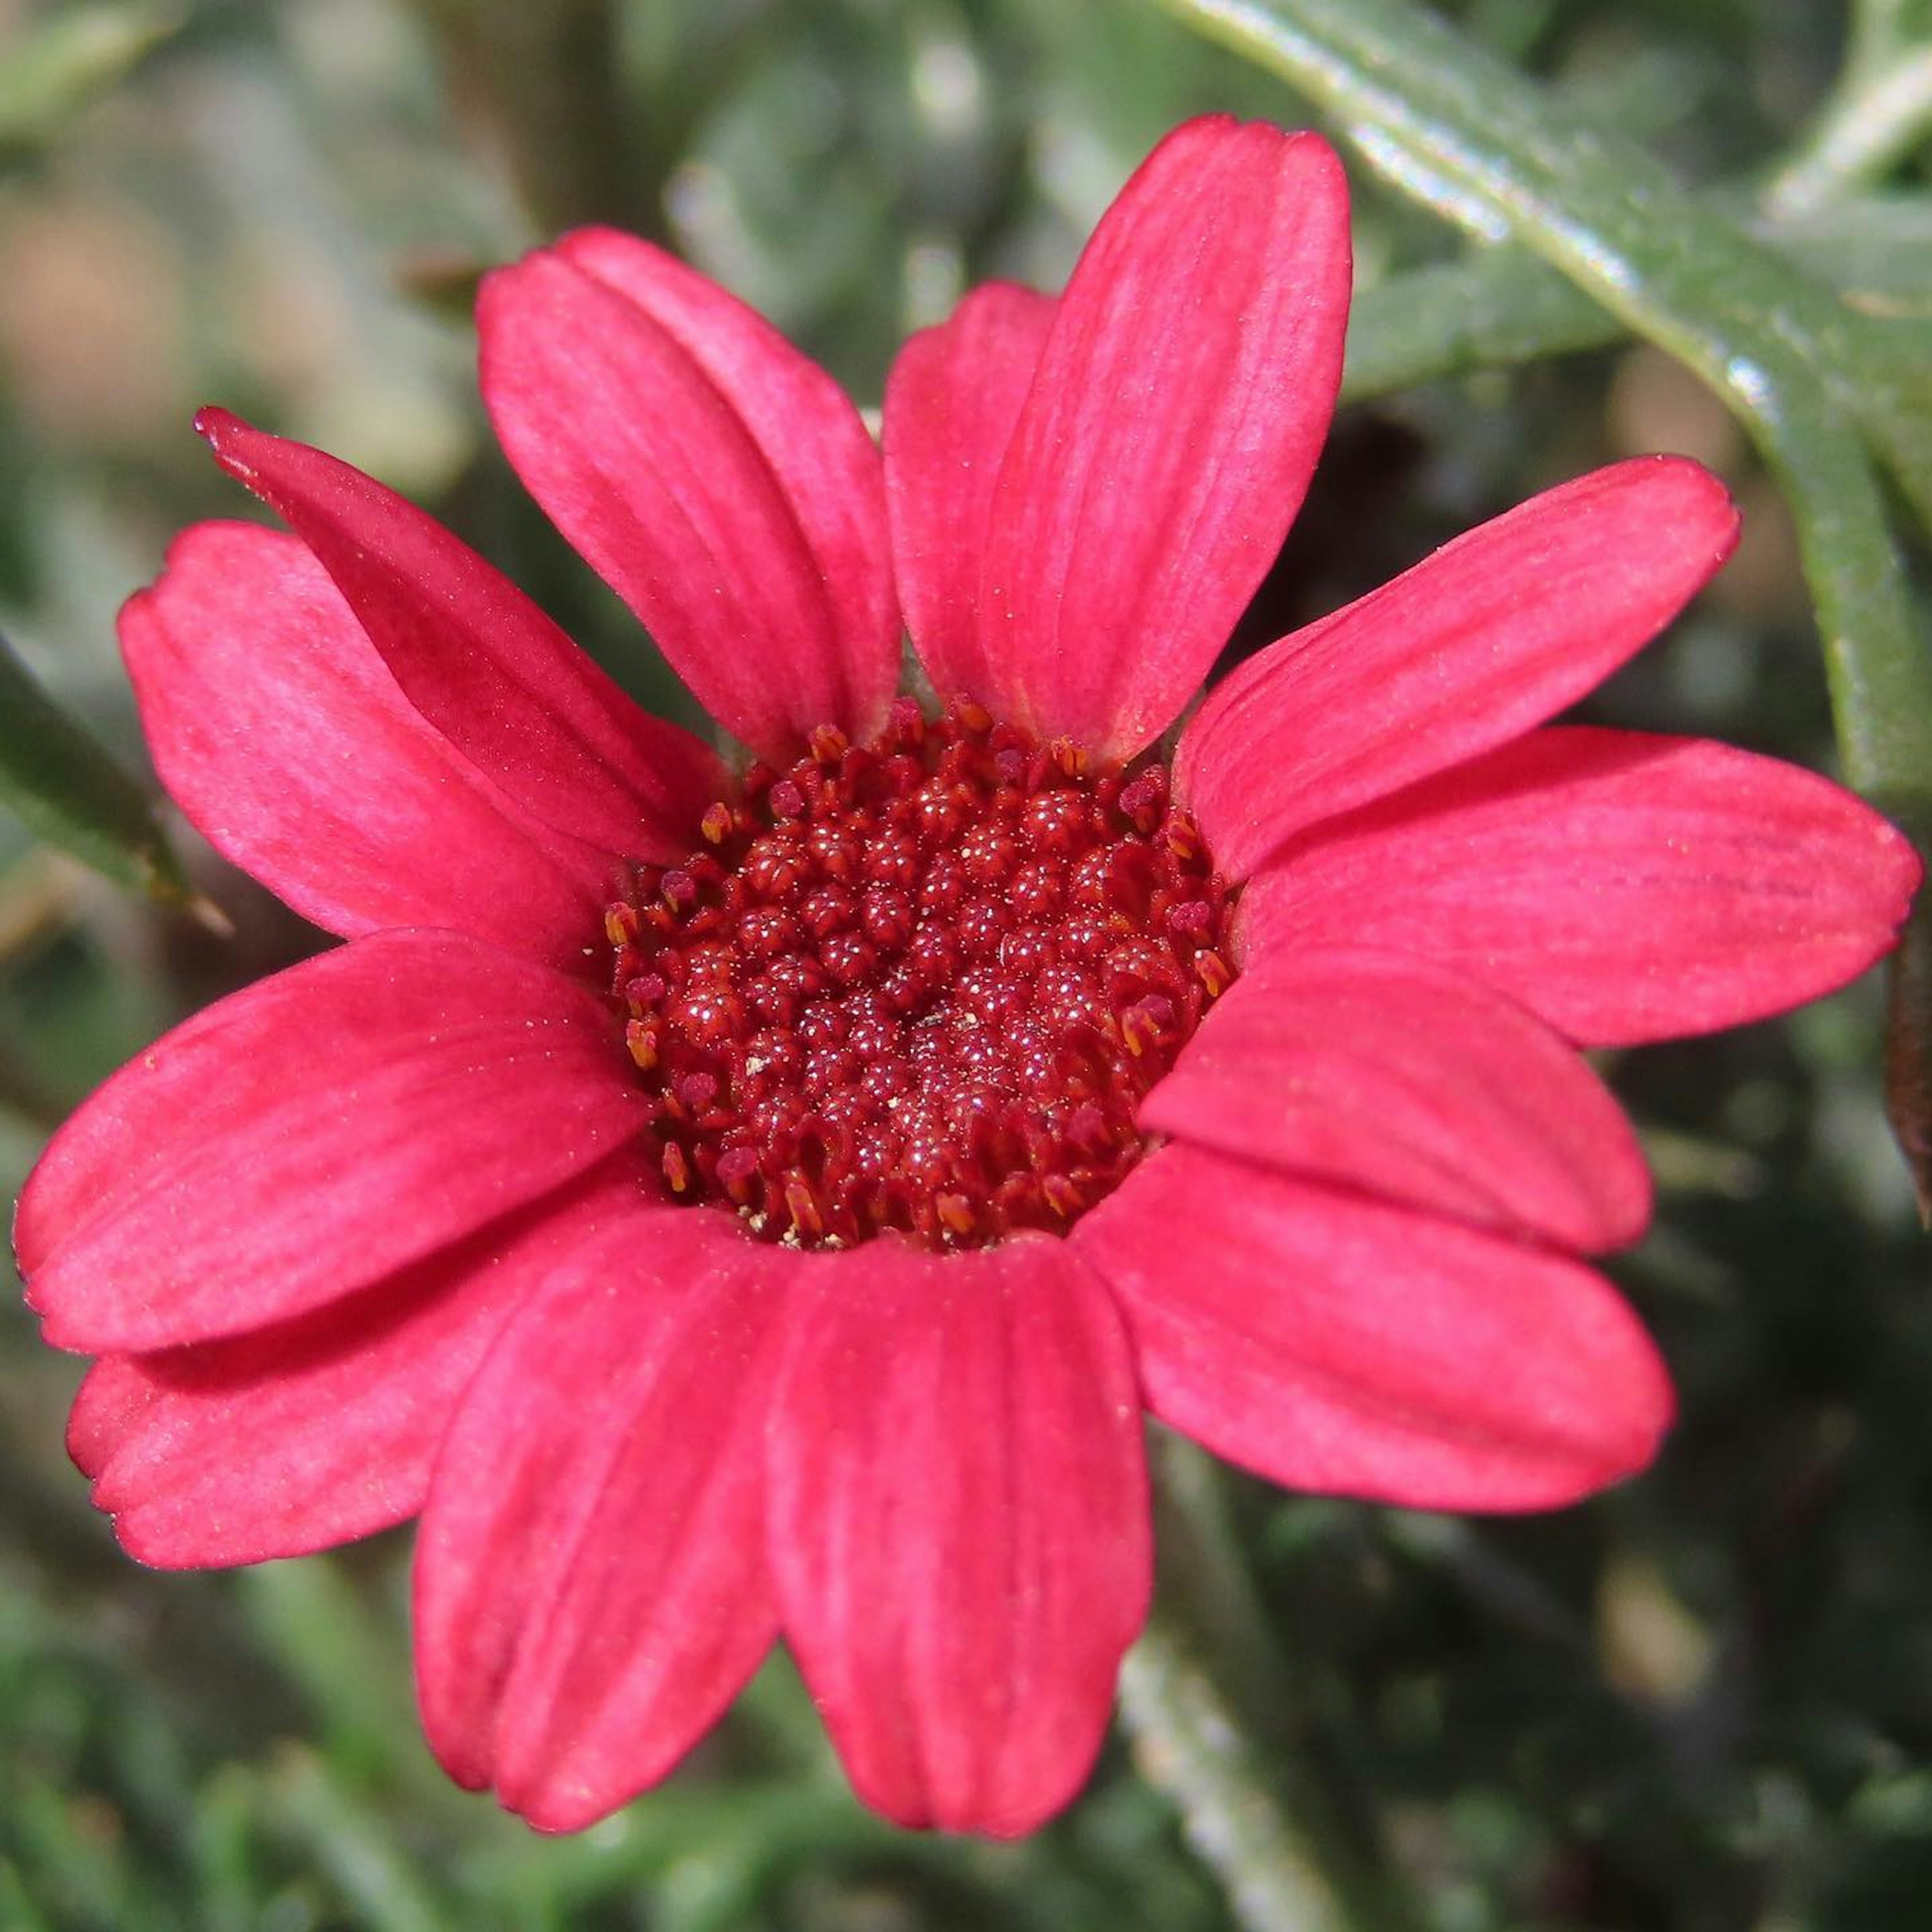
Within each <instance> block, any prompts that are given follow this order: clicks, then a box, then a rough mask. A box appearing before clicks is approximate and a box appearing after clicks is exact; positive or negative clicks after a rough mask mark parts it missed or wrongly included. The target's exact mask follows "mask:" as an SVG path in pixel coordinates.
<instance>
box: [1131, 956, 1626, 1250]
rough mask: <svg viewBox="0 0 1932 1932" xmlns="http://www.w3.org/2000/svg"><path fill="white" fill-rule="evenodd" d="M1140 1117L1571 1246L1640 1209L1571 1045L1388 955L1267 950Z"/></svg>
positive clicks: (1610, 1237)
mask: <svg viewBox="0 0 1932 1932" xmlns="http://www.w3.org/2000/svg"><path fill="white" fill-rule="evenodd" d="M1141 1124H1142V1126H1143V1127H1148V1128H1150V1129H1151V1130H1154V1131H1156V1132H1157V1133H1163V1134H1169V1135H1172V1136H1175V1137H1176V1138H1178V1139H1181V1140H1184V1141H1188V1142H1192V1143H1193V1145H1196V1146H1198V1147H1202V1148H1211V1149H1214V1150H1215V1151H1218V1152H1220V1153H1222V1154H1229V1155H1232V1156H1233V1157H1235V1158H1237V1159H1239V1160H1250V1161H1254V1162H1257V1163H1260V1164H1262V1166H1268V1167H1279V1168H1283V1169H1289V1171H1291V1172H1301V1173H1303V1174H1305V1175H1310V1176H1312V1177H1315V1178H1322V1179H1326V1180H1331V1181H1340V1182H1342V1183H1343V1184H1347V1185H1352V1186H1355V1187H1363V1188H1366V1189H1367V1190H1370V1192H1372V1193H1378V1194H1385V1195H1388V1196H1391V1198H1392V1199H1395V1200H1397V1201H1400V1202H1406V1203H1407V1204H1408V1205H1410V1206H1412V1207H1416V1208H1433V1209H1436V1210H1437V1211H1439V1212H1441V1213H1442V1214H1453V1215H1458V1216H1461V1217H1466V1218H1467V1219H1469V1220H1475V1221H1478V1222H1484V1223H1493V1224H1495V1225H1497V1226H1501V1227H1503V1228H1506V1229H1520V1230H1522V1231H1523V1232H1526V1233H1529V1234H1534V1235H1543V1236H1544V1237H1546V1238H1548V1239H1549V1240H1551V1241H1556V1242H1559V1243H1561V1244H1563V1245H1564V1246H1565V1247H1574V1248H1580V1249H1585V1250H1589V1249H1600V1248H1614V1247H1622V1246H1623V1245H1625V1244H1626V1243H1628V1242H1630V1241H1635V1240H1636V1239H1637V1237H1638V1236H1639V1235H1641V1234H1642V1233H1643V1229H1644V1224H1645V1223H1646V1222H1647V1221H1648V1220H1649V1217H1650V1177H1649V1174H1648V1172H1646V1169H1645V1167H1644V1163H1643V1154H1642V1152H1641V1151H1640V1149H1639V1148H1638V1146H1637V1137H1636V1136H1635V1135H1634V1134H1633V1133H1631V1128H1630V1124H1629V1123H1628V1121H1626V1120H1625V1118H1624V1116H1623V1114H1622V1112H1621V1110H1620V1109H1619V1108H1618V1106H1617V1103H1616V1101H1615V1100H1613V1099H1612V1098H1611V1097H1610V1094H1609V1093H1608V1092H1607V1091H1606V1090H1605V1088H1604V1085H1603V1083H1602V1082H1601V1081H1600V1080H1598V1078H1597V1076H1595V1074H1594V1073H1592V1072H1591V1070H1590V1069H1589V1067H1588V1066H1587V1065H1586V1064H1585V1063H1584V1061H1583V1060H1582V1059H1581V1058H1580V1057H1579V1056H1578V1055H1577V1053H1576V1052H1574V1050H1573V1049H1571V1047H1569V1046H1568V1045H1566V1044H1565V1043H1564V1042H1563V1041H1562V1040H1560V1039H1559V1038H1558V1037H1557V1036H1556V1034H1554V1033H1553V1032H1552V1031H1550V1029H1549V1028H1547V1026H1545V1025H1544V1024H1543V1022H1541V1021H1540V1020H1538V1019H1535V1018H1533V1017H1532V1016H1531V1015H1530V1014H1529V1013H1526V1012H1525V1011H1524V1010H1523V1008H1521V1007H1519V1006H1517V1005H1516V1004H1514V1002H1513V1001H1509V1000H1506V999H1504V998H1501V997H1500V996H1499V995H1496V994H1495V993H1493V992H1490V990H1489V989H1487V987H1485V986H1483V985H1482V984H1481V982H1479V981H1478V980H1472V979H1470V978H1469V977H1466V975H1464V974H1461V973H1457V972H1452V971H1446V970H1445V969H1444V968H1441V967H1439V966H1436V965H1433V964H1431V963H1430V962H1426V961H1424V960H1420V959H1406V958H1404V957H1403V956H1401V955H1400V954H1394V953H1363V952H1352V951H1343V950H1329V951H1320V950H1317V951H1313V952H1307V951H1303V950H1292V951H1289V950H1277V949H1272V948H1270V949H1265V950H1262V952H1261V953H1260V954H1259V956H1258V957H1256V958H1255V959H1252V960H1251V961H1250V964H1249V965H1248V967H1247V970H1246V971H1244V973H1243V974H1242V976H1241V979H1240V980H1238V981H1237V982H1236V983H1235V985H1234V986H1232V988H1231V989H1229V992H1227V993H1226V995H1223V998H1221V999H1220V1001H1217V1003H1216V1004H1215V1005H1214V1008H1213V1009H1212V1010H1211V1011H1210V1013H1208V1016H1207V1019H1205V1022H1203V1024H1202V1028H1201V1031H1200V1032H1199V1034H1197V1035H1196V1037H1195V1038H1194V1040H1193V1042H1192V1043H1190V1045H1189V1046H1188V1048H1187V1051H1186V1052H1184V1054H1183V1055H1181V1060H1180V1062H1179V1064H1178V1065H1177V1066H1176V1067H1175V1070H1174V1071H1173V1072H1172V1073H1171V1074H1170V1075H1169V1076H1168V1078H1167V1079H1165V1080H1164V1081H1163V1082H1161V1084H1160V1085H1159V1086H1158V1087H1157V1088H1155V1089H1154V1091H1153V1092H1152V1093H1151V1094H1149V1095H1148V1097H1147V1100H1145V1103H1143V1104H1142V1108H1141Z"/></svg>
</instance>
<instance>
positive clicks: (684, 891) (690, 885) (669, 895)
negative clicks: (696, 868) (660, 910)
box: [658, 871, 697, 914]
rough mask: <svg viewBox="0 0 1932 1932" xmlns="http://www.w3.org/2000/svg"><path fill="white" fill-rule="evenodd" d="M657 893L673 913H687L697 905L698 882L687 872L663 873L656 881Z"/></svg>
mask: <svg viewBox="0 0 1932 1932" xmlns="http://www.w3.org/2000/svg"><path fill="white" fill-rule="evenodd" d="M658 892H659V893H660V894H661V895H662V897H663V899H664V904H666V905H667V906H668V907H670V909H671V910H672V911H673V912H674V913H679V914H682V913H688V911H690V910H691V907H693V906H694V905H695V904H697V880H695V879H694V878H693V877H691V874H689V873H688V872H685V871H670V872H667V873H665V874H664V876H663V877H661V878H660V879H659V880H658Z"/></svg>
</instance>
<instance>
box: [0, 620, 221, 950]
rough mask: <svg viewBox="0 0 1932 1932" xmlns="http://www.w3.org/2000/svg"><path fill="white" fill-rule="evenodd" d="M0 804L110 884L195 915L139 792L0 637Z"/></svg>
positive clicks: (175, 862) (197, 906) (204, 909)
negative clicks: (106, 879)
mask: <svg viewBox="0 0 1932 1932" xmlns="http://www.w3.org/2000/svg"><path fill="white" fill-rule="evenodd" d="M0 800H4V801H5V802H6V803H7V805H10V806H11V807H12V808H13V811H15V812H16V813H17V814H18V815H19V816H20V818H21V819H22V820H24V821H25V823H26V825H27V826H28V829H30V830H31V831H33V832H36V833H37V834H38V835H40V837H41V838H46V839H47V840H49V841H51V842H52V843H53V844H56V845H60V846H64V847H65V848H66V849H67V850H68V851H70V852H71V853H73V854H74V856H75V857H76V858H78V859H85V860H86V862H87V863H88V864H89V865H92V867H93V868H95V871H98V872H102V873H104V874H106V875H107V877H109V878H110V879H112V880H114V881H115V883H116V884H118V885H123V886H129V887H130V888H131V889H133V890H134V891H136V892H144V893H145V894H146V895H147V896H148V898H151V899H155V900H157V901H160V903H161V904H164V905H179V906H185V907H190V908H191V909H193V910H196V911H197V912H198V913H201V914H202V916H206V915H207V914H208V913H211V912H212V910H213V908H212V907H209V906H208V904H207V902H206V901H205V900H202V899H201V898H199V897H198V896H197V895H196V892H195V891H194V889H193V887H192V886H190V884H189V883H188V881H187V875H186V874H184V872H183V871H182V870H181V862H180V860H179V859H177V858H176V857H175V855H174V853H173V851H172V849H171V848H170V847H169V844H168V842H167V839H166V836H165V835H163V832H162V831H161V828H160V826H159V825H158V824H157V823H155V820H154V813H153V811H152V809H151V807H150V805H149V804H148V798H147V796H146V794H145V793H144V792H143V791H142V790H141V788H140V787H139V785H137V784H136V783H135V782H134V781H133V779H132V778H130V777H129V776H128V775H127V773H126V772H124V771H123V770H122V769H121V767H120V766H118V765H117V764H116V763H115V762H114V760H113V759H112V758H110V757H109V756H108V755H107V753H106V752H105V751H103V750H102V749H101V747H100V746H99V745H97V744H96V743H95V742H94V740H93V739H92V738H91V737H89V736H88V734H87V733H86V731H84V730H83V729H82V728H81V727H80V725H79V724H77V723H76V722H75V721H74V719H73V718H71V717H69V716H68V714H67V713H66V712H65V711H63V710H62V709H61V708H60V706H58V704H56V703H55V702H54V700H52V698H51V697H49V696H48V695H47V693H46V691H45V690H44V689H43V688H42V686H41V685H40V684H39V683H38V682H37V681H36V680H35V679H34V676H33V674H32V673H31V672H30V671H29V670H28V669H27V667H26V665H25V664H23V663H22V662H21V661H20V658H18V657H17V656H16V655H15V654H14V652H13V648H12V646H10V645H9V644H8V643H7V640H6V639H5V637H0Z"/></svg>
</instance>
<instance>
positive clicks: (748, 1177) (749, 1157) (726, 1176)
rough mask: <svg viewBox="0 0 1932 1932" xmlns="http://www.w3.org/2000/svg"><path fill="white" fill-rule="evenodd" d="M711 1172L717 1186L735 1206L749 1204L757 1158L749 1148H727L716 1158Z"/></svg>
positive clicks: (756, 1170) (755, 1178) (756, 1172)
mask: <svg viewBox="0 0 1932 1932" xmlns="http://www.w3.org/2000/svg"><path fill="white" fill-rule="evenodd" d="M712 1172H713V1173H714V1174H715V1175H716V1177H717V1181H718V1186H719V1187H721V1188H723V1189H724V1192H725V1193H727V1195H729V1196H730V1198H731V1199H732V1201H733V1202H734V1203H735V1204H736V1205H737V1206H739V1207H740V1208H745V1207H748V1206H749V1205H751V1200H752V1197H753V1195H754V1192H755V1189H754V1183H755V1181H757V1175H758V1157H757V1155H756V1154H754V1153H753V1152H752V1151H751V1149H750V1148H746V1147H734V1148H726V1149H725V1150H724V1152H723V1153H722V1154H720V1155H719V1156H718V1165H717V1166H716V1167H715V1168H714V1169H712Z"/></svg>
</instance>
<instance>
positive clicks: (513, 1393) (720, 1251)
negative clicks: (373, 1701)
mask: <svg viewBox="0 0 1932 1932" xmlns="http://www.w3.org/2000/svg"><path fill="white" fill-rule="evenodd" d="M792 1260H793V1257H792V1256H789V1255H785V1254H781V1253H778V1252H776V1251H775V1250H772V1249H769V1248H760V1247H757V1245H756V1244H754V1243H753V1242H751V1241H750V1240H749V1239H748V1238H747V1237H746V1236H745V1235H744V1234H743V1233H742V1232H741V1231H740V1230H739V1229H738V1228H737V1227H736V1226H735V1225H734V1224H733V1223H732V1222H731V1221H730V1220H729V1219H727V1217H725V1216H724V1215H721V1214H715V1213H711V1212H709V1211H703V1210H693V1211H682V1210H673V1209H664V1208H659V1209H655V1210H649V1209H646V1210H643V1211H637V1212H634V1213H633V1214H631V1215H630V1216H629V1217H626V1218H618V1219H613V1220H610V1221H609V1222H608V1223H607V1224H606V1225H605V1226H603V1227H601V1228H600V1229H596V1230H595V1231H589V1230H586V1231H585V1234H584V1235H583V1238H579V1239H576V1240H574V1241H573V1242H572V1243H571V1244H569V1245H568V1246H566V1247H562V1248H561V1249H559V1251H558V1252H557V1253H556V1254H555V1255H554V1256H553V1266H552V1273H551V1279H550V1281H549V1282H548V1283H547V1284H546V1285H545V1286H544V1289H543V1290H542V1292H541V1293H540V1294H539V1295H538V1296H536V1297H535V1298H534V1299H533V1300H532V1301H530V1302H529V1304H528V1305H527V1306H526V1307H525V1308H524V1310H523V1312H522V1313H520V1315H519V1316H517V1319H516V1320H515V1322H514V1323H513V1324H512V1325H511V1327H510V1328H508V1330H506V1331H505V1333H504V1334H503V1337H502V1340H501V1341H500V1342H499V1343H498V1344H497V1346H496V1348H495V1349H493V1351H492V1352H491V1353H490V1357H489V1359H488V1360H487V1361H486V1362H485V1364H484V1367H483V1369H482V1370H481V1373H480V1374H479V1375H478V1376H477V1378H476V1379H475V1382H474V1383H473V1384H472V1385H471V1387H470V1388H469V1391H468V1393H467V1394H466V1395H465V1396H464V1397H463V1403H462V1406H461V1408H460V1411H459V1412H458V1416H457V1419H456V1421H455V1424H454V1426H453V1427H452V1428H451V1430H450V1432H449V1439H448V1441H447V1442H446V1445H445V1448H444V1450H443V1455H442V1457H441V1458H440V1460H439V1461H438V1463H437V1468H436V1475H435V1478H434V1484H433V1487H432V1490H431V1498H430V1503H429V1508H428V1510H427V1511H426V1512H425V1515H424V1517H423V1524H422V1534H421V1536H420V1538H419V1542H418V1544H417V1558H416V1657H417V1670H418V1679H419V1691H420V1695H421V1699H422V1708H423V1719H424V1724H425V1728H426V1729H427V1730H428V1734H429V1737H430V1741H431V1744H432V1745H434V1748H435V1750H436V1752H437V1756H438V1757H440V1759H441V1760H443V1763H444V1765H445V1766H446V1767H447V1768H448V1769H449V1772H450V1775H452V1777H454V1778H456V1779H457V1781H458V1782H459V1783H460V1784H465V1785H468V1786H469V1787H472V1788H478V1787H482V1786H484V1785H486V1784H492V1783H493V1784H496V1787H497V1788H498V1790H499V1792H500V1793H501V1795H502V1799H503V1802H505V1804H506V1805H508V1806H510V1807H511V1808H512V1809H513V1810H515V1811H520V1812H522V1813H523V1814H525V1815H526V1817H528V1818H529V1820H530V1822H531V1823H532V1824H534V1825H535V1826H538V1829H541V1830H545V1831H571V1830H575V1829H578V1828H580V1826H585V1825H587V1824H589V1823H593V1822H594V1821H595V1820H597V1819H598V1818H600V1817H603V1816H604V1814H605V1813H607V1812H608V1811H613V1810H614V1809H615V1808H616V1807H617V1806H618V1805H621V1804H622V1803H623V1802H625V1800H626V1799H628V1798H630V1797H631V1796H633V1795H634V1793H637V1791H639V1790H642V1789H643V1787H644V1786H646V1785H647V1784H652V1783H654V1782H655V1781H656V1780H657V1779H658V1778H661V1777H662V1776H663V1775H664V1773H665V1772H667V1771H668V1770H670V1768H671V1766H673V1765H674V1764H675V1763H676V1762H677V1760H679V1758H680V1757H682V1756H683V1754H685V1751H688V1750H689V1748H691V1745H693V1744H694V1742H696V1741H697V1739H698V1738H699V1737H700V1736H702V1735H703V1733H704V1732H705V1731H706V1730H708V1729H709V1727H710V1726H711V1724H712V1723H713V1721H715V1719H716V1718H717V1716H718V1713H719V1712H721V1710H722V1709H724V1706H725V1705H726V1704H727V1703H729V1702H730V1699H731V1698H732V1697H733V1695H735V1694H736V1691H737V1690H738V1688H739V1685H742V1683H743V1682H744V1680H745V1678H746V1677H748V1676H749V1675H750V1674H751V1672H752V1671H753V1670H754V1669H755V1668H756V1667H757V1664H758V1661H759V1660H760V1658H762V1657H763V1655H764V1654H765V1652H766V1651H767V1650H768V1649H769V1648H770V1647H771V1643H772V1638H773V1637H775V1635H776V1634H777V1630H778V1619H777V1616H776V1613H775V1610H773V1608H772V1599H771V1592H770V1589H769V1586H768V1584H767V1583H766V1577H765V1558H764V1533H763V1520H764V1471H763V1431H764V1425H765V1421H766V1409H767V1408H768V1406H769V1390H770V1383H771V1379H772V1369H773V1368H774V1367H775V1363H776V1350H775V1347H773V1346H772V1340H773V1339H774V1338H775V1337H776V1335H777V1334H778V1332H779V1329H778V1319H777V1317H778V1298H779V1294H780V1292H781V1282H782V1280H783V1278H784V1274H785V1272H786V1268H787V1264H788V1263H789V1262H791V1261H792Z"/></svg>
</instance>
